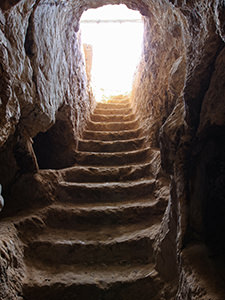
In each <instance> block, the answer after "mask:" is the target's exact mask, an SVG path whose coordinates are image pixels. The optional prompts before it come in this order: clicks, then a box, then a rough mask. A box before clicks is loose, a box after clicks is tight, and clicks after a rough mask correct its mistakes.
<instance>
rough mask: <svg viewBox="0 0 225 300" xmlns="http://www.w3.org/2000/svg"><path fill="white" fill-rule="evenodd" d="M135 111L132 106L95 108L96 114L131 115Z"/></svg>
mask: <svg viewBox="0 0 225 300" xmlns="http://www.w3.org/2000/svg"><path fill="white" fill-rule="evenodd" d="M132 113H133V110H132V108H120V109H109V108H108V109H103V108H101V109H100V108H95V111H94V114H96V115H130V114H132Z"/></svg>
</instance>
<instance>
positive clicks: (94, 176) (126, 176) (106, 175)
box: [58, 161, 152, 182]
mask: <svg viewBox="0 0 225 300" xmlns="http://www.w3.org/2000/svg"><path fill="white" fill-rule="evenodd" d="M58 172H59V173H60V175H61V176H62V177H63V179H64V181H67V182H110V181H127V180H135V179H139V178H143V177H148V176H151V174H152V164H151V161H150V162H148V163H144V164H137V165H127V166H119V167H110V166H109V167H88V166H87V167H85V166H83V167H82V166H75V167H71V168H67V169H63V170H60V171H58Z"/></svg>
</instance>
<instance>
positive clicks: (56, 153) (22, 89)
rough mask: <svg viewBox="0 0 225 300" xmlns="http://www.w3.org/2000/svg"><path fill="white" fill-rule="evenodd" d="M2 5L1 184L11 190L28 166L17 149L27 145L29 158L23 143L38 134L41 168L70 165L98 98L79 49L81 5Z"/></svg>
mask: <svg viewBox="0 0 225 300" xmlns="http://www.w3.org/2000/svg"><path fill="white" fill-rule="evenodd" d="M1 3H2V4H1V8H2V10H1V11H0V14H1V18H0V20H1V23H0V24H1V28H0V29H1V33H0V34H1V44H0V52H1V56H0V57H1V62H0V63H1V78H2V82H3V84H2V85H1V107H0V116H1V118H0V120H1V121H0V122H1V124H0V125H1V126H0V128H1V129H0V130H1V133H0V145H1V146H2V147H1V150H0V151H1V155H0V162H1V165H2V166H3V168H2V169H1V171H0V182H1V183H3V190H6V189H7V186H8V185H9V184H10V182H12V180H14V177H15V174H16V172H18V171H19V170H20V169H21V167H22V169H25V168H26V167H24V166H20V164H21V163H20V162H18V161H16V155H15V153H14V152H15V151H18V149H19V148H20V149H21V148H22V149H24V148H26V151H25V153H24V156H29V155H28V153H29V149H27V147H26V145H24V144H26V143H27V141H29V140H30V138H34V137H35V138H34V140H35V142H34V149H35V151H36V156H37V160H38V162H39V165H40V167H41V168H46V167H53V168H54V167H56V168H59V167H62V166H66V165H68V164H71V162H73V161H74V154H73V153H74V152H73V150H74V148H75V147H76V143H77V138H78V136H79V135H80V133H81V132H82V130H83V128H84V126H85V123H86V120H87V119H88V117H89V114H90V111H91V110H92V109H93V106H94V102H93V100H92V95H91V90H90V87H89V83H88V81H87V79H86V73H85V68H84V60H83V55H82V52H81V51H80V48H81V44H80V37H79V32H78V29H79V26H78V21H79V13H78V10H76V7H74V8H72V7H71V5H70V3H62V2H57V1H17V2H15V1H14V2H13V1H11V2H10V3H9V2H7V1H3V2H1ZM53 124H55V125H54V126H53V127H52V125H53ZM50 127H51V131H50V132H48V129H49V128H50ZM46 131H47V132H46ZM41 132H43V133H41ZM44 132H45V133H44ZM64 132H66V134H64ZM37 134H38V136H37ZM36 136H37V137H36ZM62 136H63V137H64V138H63V139H62ZM18 139H19V140H20V142H19V144H18ZM46 140H47V144H46V143H45V141H46ZM21 141H24V144H23V145H21ZM31 143H32V141H31ZM44 147H45V149H44ZM13 149H14V151H13ZM20 152H21V151H20ZM10 153H11V154H10ZM43 155H44V156H45V160H44V161H43ZM30 156H34V153H33V152H32V151H31V152H30ZM33 160H35V158H34V159H33ZM46 161H48V164H46ZM28 169H29V168H28ZM5 170H10V172H5Z"/></svg>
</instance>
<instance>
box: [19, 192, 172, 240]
mask: <svg viewBox="0 0 225 300" xmlns="http://www.w3.org/2000/svg"><path fill="white" fill-rule="evenodd" d="M166 205H167V201H165V200H162V199H160V200H159V199H154V197H149V196H148V197H146V198H140V199H138V200H136V201H131V200H130V201H123V202H122V203H121V202H118V203H109V202H106V203H93V204H92V203H91V204H90V203H84V204H81V203H80V204H79V203H78V204H70V203H67V205H65V204H61V203H56V204H52V205H51V206H48V207H46V208H43V209H40V211H39V212H38V213H36V214H33V215H29V216H27V217H24V218H22V219H21V218H20V219H19V221H18V222H17V223H15V226H16V228H17V230H18V232H19V233H20V236H21V237H23V240H25V241H26V240H27V239H29V238H30V236H31V237H34V236H35V235H37V234H40V233H41V232H43V230H45V228H46V227H48V228H50V229H59V228H60V229H61V230H68V231H69V230H72V229H73V230H77V231H80V232H87V231H90V234H92V236H93V233H92V232H95V236H97V234H96V232H99V234H100V233H101V232H102V231H104V232H111V234H114V235H115V234H118V232H120V233H121V232H124V231H126V230H127V228H128V229H129V228H132V227H134V228H138V226H143V225H141V224H143V223H144V224H148V226H151V225H153V224H155V223H159V222H160V221H161V219H162V215H163V214H164V211H165V209H166Z"/></svg>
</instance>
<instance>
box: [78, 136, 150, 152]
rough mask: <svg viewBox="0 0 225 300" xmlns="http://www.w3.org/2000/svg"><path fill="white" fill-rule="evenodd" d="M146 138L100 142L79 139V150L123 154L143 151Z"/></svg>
mask: <svg viewBox="0 0 225 300" xmlns="http://www.w3.org/2000/svg"><path fill="white" fill-rule="evenodd" d="M144 141H145V137H138V138H135V139H128V140H125V141H124V140H115V141H99V140H87V139H79V143H78V150H79V151H85V152H86V151H87V152H90V151H92V152H121V151H125V150H126V151H132V150H138V149H141V148H142V146H143V144H144Z"/></svg>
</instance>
